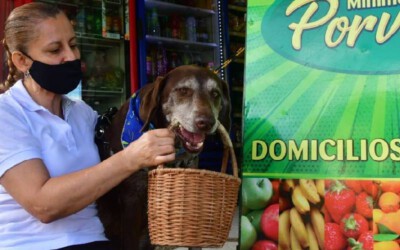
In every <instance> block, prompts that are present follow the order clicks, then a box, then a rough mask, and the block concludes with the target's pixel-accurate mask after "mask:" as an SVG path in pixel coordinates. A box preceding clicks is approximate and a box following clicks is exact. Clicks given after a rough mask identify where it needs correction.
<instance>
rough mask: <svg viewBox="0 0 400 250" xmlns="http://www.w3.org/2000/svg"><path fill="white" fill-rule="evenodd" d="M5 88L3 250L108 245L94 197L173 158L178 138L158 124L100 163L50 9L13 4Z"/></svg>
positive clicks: (64, 36)
mask: <svg viewBox="0 0 400 250" xmlns="http://www.w3.org/2000/svg"><path fill="white" fill-rule="evenodd" d="M3 44H4V46H5V49H6V51H7V55H8V65H9V76H8V78H7V81H6V82H5V83H4V84H3V85H2V86H1V85H0V87H2V88H3V90H6V92H5V93H4V94H1V95H0V138H1V140H0V239H1V240H0V249H30V250H33V249H59V248H64V247H69V248H66V249H110V248H109V246H108V242H107V239H106V238H105V236H104V232H103V226H102V224H101V222H100V221H99V219H98V217H97V211H96V207H95V205H94V202H95V201H96V199H97V198H99V197H100V196H101V195H103V194H104V193H106V192H107V191H109V190H110V189H111V188H113V187H114V186H116V185H117V184H119V183H120V182H121V181H122V180H124V179H125V178H127V177H128V176H130V175H131V174H132V173H134V172H135V171H137V170H139V169H141V168H144V167H148V166H156V165H159V164H161V163H165V162H169V161H173V160H174V159H175V154H174V145H173V144H174V134H173V133H172V132H170V131H169V130H167V129H158V130H152V131H149V132H147V133H145V134H144V135H143V136H142V137H141V138H139V139H138V140H137V141H135V142H133V143H131V144H130V145H129V146H128V147H126V148H125V149H124V150H122V151H121V152H118V153H116V154H115V155H113V156H112V157H110V158H108V159H107V160H105V161H103V162H100V160H99V155H98V151H97V147H96V145H95V143H94V127H95V123H96V120H97V113H96V112H95V111H93V109H91V108H90V107H89V106H88V105H87V104H85V103H84V102H82V101H75V100H70V99H68V98H67V97H66V96H64V94H66V93H68V92H70V91H72V90H73V89H74V88H75V87H76V86H77V85H78V84H79V82H80V81H81V77H82V73H81V70H80V61H79V58H80V53H79V50H78V48H77V41H76V37H75V34H74V31H73V27H72V25H71V23H70V21H69V20H68V18H67V17H66V15H65V14H64V13H63V12H61V11H60V10H59V9H57V8H56V7H54V6H52V5H48V4H43V3H31V4H26V5H23V6H21V7H19V8H16V9H14V10H13V11H12V12H11V14H10V16H9V17H8V19H7V21H6V25H5V39H4V40H3Z"/></svg>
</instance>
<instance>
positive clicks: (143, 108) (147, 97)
mask: <svg viewBox="0 0 400 250" xmlns="http://www.w3.org/2000/svg"><path fill="white" fill-rule="evenodd" d="M165 82H166V78H165V77H161V76H159V77H157V79H156V80H155V82H153V83H150V84H146V85H145V86H144V87H143V88H142V89H141V90H140V93H139V96H140V100H141V103H140V109H139V113H140V118H141V119H142V121H143V122H144V125H143V127H142V131H146V130H148V129H149V126H150V123H151V122H155V123H158V122H157V121H156V119H160V117H159V115H158V113H159V112H161V101H160V98H161V92H162V90H163V88H164V85H165ZM157 117H158V118H157ZM154 125H157V124H154Z"/></svg>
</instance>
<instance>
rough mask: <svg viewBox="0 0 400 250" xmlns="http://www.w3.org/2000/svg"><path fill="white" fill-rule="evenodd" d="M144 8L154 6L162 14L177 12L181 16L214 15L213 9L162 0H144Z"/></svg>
mask: <svg viewBox="0 0 400 250" xmlns="http://www.w3.org/2000/svg"><path fill="white" fill-rule="evenodd" d="M145 4H146V8H148V9H151V8H156V9H158V11H159V12H160V13H162V14H167V15H170V14H178V15H183V16H191V15H192V16H195V17H207V16H212V15H215V14H216V13H215V11H214V10H210V9H203V8H196V7H189V6H185V5H180V4H174V3H168V2H162V1H154V0H146V1H145Z"/></svg>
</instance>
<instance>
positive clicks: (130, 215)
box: [97, 66, 231, 250]
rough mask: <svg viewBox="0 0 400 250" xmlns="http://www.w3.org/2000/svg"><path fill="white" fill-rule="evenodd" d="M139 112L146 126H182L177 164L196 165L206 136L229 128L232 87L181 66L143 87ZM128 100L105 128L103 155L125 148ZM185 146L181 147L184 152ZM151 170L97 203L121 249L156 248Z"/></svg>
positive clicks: (109, 234)
mask: <svg viewBox="0 0 400 250" xmlns="http://www.w3.org/2000/svg"><path fill="white" fill-rule="evenodd" d="M138 96H139V98H140V100H141V102H140V108H139V116H140V119H141V120H142V121H143V124H144V125H143V130H144V131H146V130H148V129H149V128H150V126H153V127H155V128H166V127H169V125H170V124H172V123H173V124H178V126H175V127H176V128H175V129H174V131H175V133H176V135H177V136H176V138H177V139H176V147H177V150H181V151H182V152H183V153H181V154H179V155H177V157H176V161H175V162H174V163H173V166H175V167H188V166H190V167H197V161H198V155H199V153H200V152H201V151H202V149H203V146H204V145H203V143H204V141H205V139H206V137H209V136H210V135H212V134H213V133H214V132H215V131H216V129H217V125H218V122H217V121H220V122H221V123H222V124H223V125H224V127H225V128H226V129H227V130H228V131H229V128H230V109H231V108H230V97H229V89H228V85H227V84H226V83H225V82H224V81H222V80H221V79H219V78H218V77H217V76H216V75H215V74H214V73H213V72H211V71H210V70H208V69H205V68H200V67H196V66H181V67H178V68H176V69H174V70H172V71H171V72H169V73H168V74H167V75H166V76H165V77H163V78H158V79H157V80H156V82H154V83H152V84H147V85H146V86H144V88H142V89H140V90H139V92H138ZM129 103H130V102H129V101H127V102H126V103H125V104H124V105H123V106H122V107H121V108H120V109H119V111H118V112H117V113H116V115H115V116H114V118H113V120H112V122H111V125H110V127H109V128H108V129H107V130H106V131H105V140H106V141H108V142H110V146H109V149H110V150H106V152H105V151H104V147H102V146H101V145H100V146H99V150H100V154H101V156H102V158H103V159H104V158H106V157H108V156H110V154H112V153H113V152H114V153H115V152H117V151H119V150H122V144H121V133H122V131H123V126H124V123H125V118H126V116H127V112H128V109H129ZM182 149H183V150H182ZM147 173H148V172H147V170H141V171H138V172H137V173H135V174H133V175H132V176H130V177H129V178H128V179H126V180H125V181H123V182H122V183H121V184H120V185H118V186H117V187H115V188H114V189H112V190H111V191H110V192H109V193H107V194H106V195H104V196H103V197H102V198H100V199H99V200H98V202H97V205H98V210H99V216H100V219H101V221H102V223H103V224H104V227H105V232H106V235H107V237H108V238H109V239H110V240H111V241H112V242H114V243H115V246H116V248H117V249H129V250H132V249H152V248H153V246H151V245H150V242H149V238H148V230H147Z"/></svg>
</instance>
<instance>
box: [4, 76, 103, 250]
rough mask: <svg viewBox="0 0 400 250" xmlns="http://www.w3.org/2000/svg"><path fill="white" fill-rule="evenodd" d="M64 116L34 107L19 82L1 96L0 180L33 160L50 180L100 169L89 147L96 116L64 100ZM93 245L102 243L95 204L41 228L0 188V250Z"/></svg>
mask: <svg viewBox="0 0 400 250" xmlns="http://www.w3.org/2000/svg"><path fill="white" fill-rule="evenodd" d="M63 112H64V117H65V119H64V120H63V119H61V118H60V117H58V116H55V115H53V114H52V113H50V112H49V111H48V110H47V109H45V108H44V107H42V106H39V105H38V104H37V103H35V102H34V101H33V100H32V98H31V97H30V95H29V94H28V92H27V91H26V89H25V87H24V85H23V84H22V82H21V81H18V82H17V83H16V84H15V85H14V86H13V87H11V88H10V89H9V90H8V91H7V92H6V93H4V94H1V95H0V176H2V175H3V174H4V173H5V172H6V171H7V170H8V169H10V168H12V167H13V166H15V165H16V164H18V163H21V162H22V161H25V160H29V159H33V158H39V159H42V160H43V162H44V164H45V166H46V168H47V169H48V171H49V173H50V175H51V177H55V176H60V175H64V174H67V173H71V172H74V171H78V170H81V169H84V168H87V167H90V166H93V165H95V164H97V163H99V161H100V159H99V155H98V151H97V147H96V145H95V143H94V129H95V124H96V121H97V113H96V112H95V111H94V110H93V109H92V108H91V107H90V106H88V105H87V104H85V103H84V102H83V101H80V100H71V99H69V98H67V97H65V96H64V97H63ZM71 192H75V190H71ZM98 240H106V238H105V236H104V229H103V226H102V224H101V222H100V220H99V218H98V217H97V210H96V207H95V205H94V204H92V205H90V206H88V207H87V208H85V209H83V210H81V211H79V212H77V213H75V214H73V215H70V216H68V217H66V218H63V219H59V220H57V221H54V222H52V223H49V224H43V223H41V222H40V221H38V220H37V219H36V218H34V217H33V216H32V215H30V214H29V213H27V212H26V211H25V210H24V209H23V208H22V207H21V206H20V205H19V204H18V203H17V202H16V201H15V200H14V199H13V198H12V197H11V196H10V195H9V194H8V193H7V191H6V190H5V189H4V188H3V186H1V185H0V249H2V250H5V249H13V250H18V249H21V250H22V249H23V250H26V249H29V250H35V249H40V250H43V249H55V248H61V247H64V246H68V245H74V244H83V243H88V242H92V241H98Z"/></svg>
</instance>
